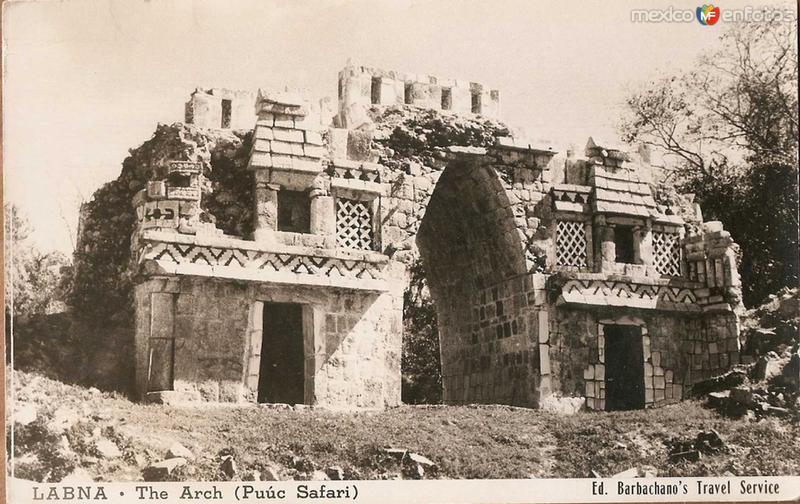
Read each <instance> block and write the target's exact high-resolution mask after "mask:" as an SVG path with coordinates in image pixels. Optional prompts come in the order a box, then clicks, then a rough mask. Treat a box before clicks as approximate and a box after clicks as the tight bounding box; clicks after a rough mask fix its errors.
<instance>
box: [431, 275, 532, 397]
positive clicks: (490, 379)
mask: <svg viewBox="0 0 800 504" xmlns="http://www.w3.org/2000/svg"><path fill="white" fill-rule="evenodd" d="M471 304H472V309H471V313H469V312H468V313H463V314H461V316H460V317H459V318H458V319H459V320H458V324H457V325H456V324H455V322H456V321H454V320H451V319H448V321H449V322H450V323H451V324H453V325H451V326H450V327H449V328H448V329H447V330H448V331H451V332H455V331H459V330H467V331H468V334H469V338H463V337H462V338H459V339H458V340H453V339H450V338H448V336H450V335H451V334H447V333H445V334H444V338H446V339H445V340H443V343H444V345H443V346H442V359H443V360H442V367H443V370H446V371H445V374H444V376H443V382H444V399H445V401H446V402H447V403H450V404H467V403H487V402H488V403H498V404H511V405H525V406H534V405H535V404H536V402H537V400H538V393H537V392H538V391H537V383H538V376H537V375H538V370H539V356H538V353H537V345H536V338H535V337H531V336H530V335H531V332H532V329H531V328H530V324H532V323H535V320H531V319H530V318H529V317H528V310H527V300H526V295H525V277H523V276H520V277H516V278H512V279H510V280H507V281H504V282H501V283H498V284H496V285H492V286H489V287H486V288H484V289H480V290H479V291H477V292H475V293H474V298H473V299H472V303H471ZM461 328H464V329H461Z"/></svg>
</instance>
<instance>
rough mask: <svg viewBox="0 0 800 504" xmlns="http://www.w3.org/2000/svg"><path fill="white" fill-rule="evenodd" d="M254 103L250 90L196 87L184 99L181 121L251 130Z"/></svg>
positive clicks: (203, 125) (214, 127) (254, 94)
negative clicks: (182, 119)
mask: <svg viewBox="0 0 800 504" xmlns="http://www.w3.org/2000/svg"><path fill="white" fill-rule="evenodd" d="M223 102H224V103H223ZM255 105H256V93H253V92H248V91H236V90H230V89H222V88H213V89H201V88H197V89H195V91H194V92H193V93H192V95H191V96H190V97H189V101H187V102H186V110H185V118H184V120H185V122H186V124H194V125H195V126H197V127H199V128H213V129H252V128H253V124H255V122H256V112H255Z"/></svg>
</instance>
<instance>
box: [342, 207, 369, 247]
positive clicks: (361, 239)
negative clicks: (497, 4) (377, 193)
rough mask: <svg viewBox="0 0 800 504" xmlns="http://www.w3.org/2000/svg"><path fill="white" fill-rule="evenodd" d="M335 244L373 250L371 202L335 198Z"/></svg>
mask: <svg viewBox="0 0 800 504" xmlns="http://www.w3.org/2000/svg"><path fill="white" fill-rule="evenodd" d="M336 245H337V246H339V247H343V248H350V249H358V250H375V233H374V231H373V229H372V203H371V202H368V201H357V200H351V199H346V198H336Z"/></svg>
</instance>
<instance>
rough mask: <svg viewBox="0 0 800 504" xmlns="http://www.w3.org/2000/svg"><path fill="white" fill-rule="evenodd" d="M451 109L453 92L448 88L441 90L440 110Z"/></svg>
mask: <svg viewBox="0 0 800 504" xmlns="http://www.w3.org/2000/svg"><path fill="white" fill-rule="evenodd" d="M452 108H453V90H452V89H450V88H442V110H450V109H452Z"/></svg>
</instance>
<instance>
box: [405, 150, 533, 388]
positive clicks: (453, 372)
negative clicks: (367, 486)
mask: <svg viewBox="0 0 800 504" xmlns="http://www.w3.org/2000/svg"><path fill="white" fill-rule="evenodd" d="M416 241H417V246H418V249H419V253H420V257H421V259H422V262H423V265H424V267H425V270H426V278H427V281H428V287H429V289H430V292H431V296H432V297H433V300H434V303H435V305H436V312H437V316H438V324H439V340H440V352H441V360H442V381H443V397H444V401H445V402H447V403H465V402H510V403H514V402H516V403H518V404H521V403H523V402H525V401H526V400H527V399H523V398H527V396H528V394H527V391H523V390H522V388H524V385H522V384H521V383H520V386H519V387H520V391H519V392H516V391H511V392H509V391H506V392H508V394H510V395H509V397H505V396H504V397H496V396H493V395H492V394H493V392H491V390H493V385H492V380H494V381H495V382H497V381H499V380H506V377H501V376H500V373H502V372H504V370H502V369H500V368H499V367H496V364H497V362H496V361H497V359H498V357H497V354H494V355H493V354H492V352H491V351H487V345H488V346H491V345H494V344H496V343H495V340H494V338H493V334H494V331H498V333H502V332H503V331H505V332H506V333H509V332H510V331H511V328H512V326H511V324H510V322H505V324H504V325H502V324H501V325H499V326H498V327H494V326H492V327H488V326H487V324H486V323H484V324H481V322H486V320H487V319H489V318H492V317H487V315H486V313H485V311H487V310H488V311H490V312H492V313H491V316H494V315H495V314H496V312H495V310H497V311H500V310H502V309H503V308H502V303H503V301H502V299H501V298H502V292H504V291H505V290H506V288H507V285H505V284H504V282H505V281H506V280H508V279H511V278H514V277H520V275H523V274H524V273H525V272H526V263H525V247H524V244H523V243H522V241H521V239H520V234H519V233H518V231H517V229H516V227H515V222H514V214H513V211H512V208H511V205H510V203H509V199H508V196H507V193H506V189H505V188H504V186H503V184H502V182H501V180H500V179H499V178H498V175H497V173H496V172H495V171H494V169H492V167H491V166H487V165H484V164H482V163H480V162H478V161H477V160H470V159H460V160H456V161H454V162H453V163H451V164H450V165H448V167H447V168H446V169H445V170H444V172H443V173H442V175H441V177H440V178H439V181H438V183H437V184H436V187H435V188H434V191H433V194H432V195H431V198H430V201H429V202H428V205H427V209H426V211H425V215H424V217H423V219H422V223H421V225H420V228H419V232H418V234H417V238H416ZM501 284H503V285H501ZM498 291H501V292H500V293H498ZM498 296H499V297H498ZM495 306H496V308H495ZM506 309H508V308H506ZM505 326H508V327H505ZM513 330H514V334H521V332H522V330H523V329H522V327H521V324H519V327H518V324H517V323H516V322H514V324H513ZM489 331H491V332H492V334H489ZM505 336H506V337H507V336H510V334H505ZM499 337H503V334H499ZM498 339H499V338H498ZM497 344H499V343H497ZM495 374H496V375H497V376H496V377H495V378H491V379H489V378H487V377H488V375H492V376H494V375H495ZM479 375H480V376H479ZM512 388H513V386H512ZM512 396H513V397H512Z"/></svg>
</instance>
